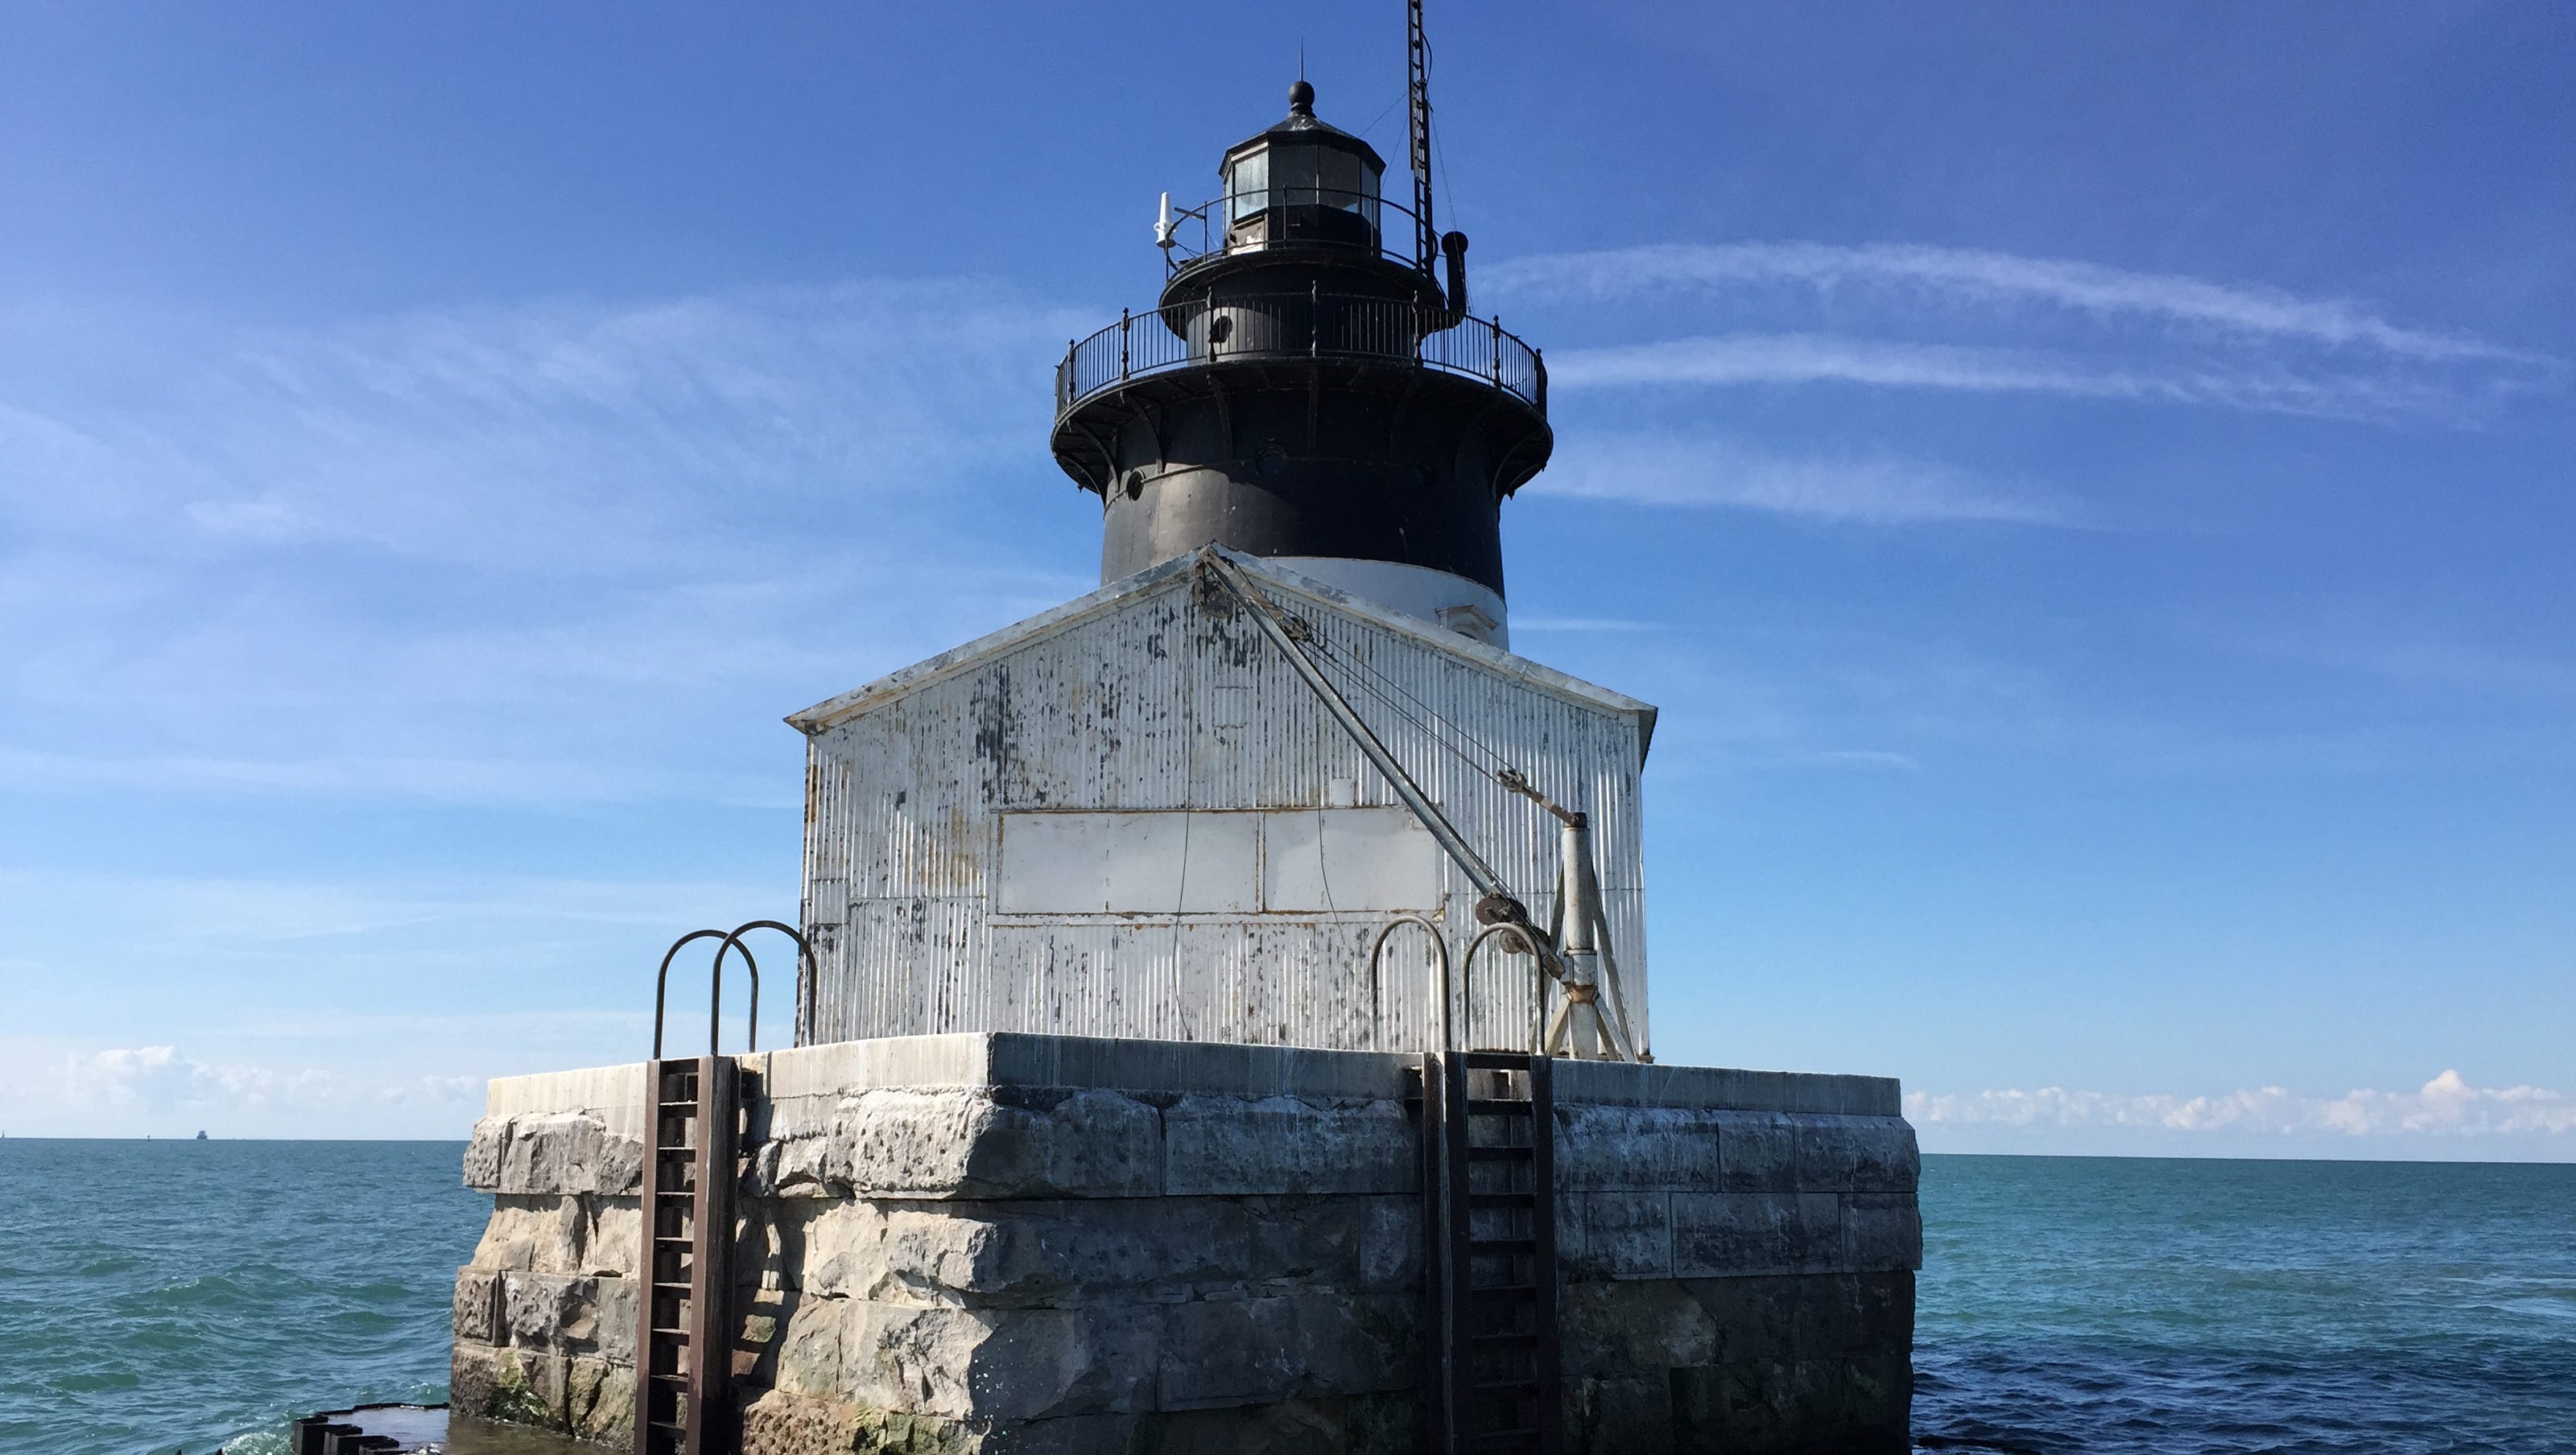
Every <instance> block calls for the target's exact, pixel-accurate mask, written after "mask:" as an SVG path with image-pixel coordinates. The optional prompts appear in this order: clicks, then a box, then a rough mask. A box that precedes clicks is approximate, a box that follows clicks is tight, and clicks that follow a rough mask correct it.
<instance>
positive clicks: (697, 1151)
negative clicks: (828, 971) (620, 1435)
mask: <svg viewBox="0 0 2576 1455" xmlns="http://www.w3.org/2000/svg"><path fill="white" fill-rule="evenodd" d="M756 929H772V930H778V931H780V932H782V933H784V934H785V935H786V936H787V937H788V938H789V939H791V940H793V941H795V942H796V951H797V955H798V957H799V958H798V962H797V965H798V969H799V970H800V971H801V972H803V973H802V977H801V981H800V987H799V994H798V996H797V1031H798V1039H799V1040H802V1039H803V1035H804V1032H805V1030H806V1028H807V1026H808V1024H809V1019H810V1016H809V1008H810V996H811V994H812V987H813V961H814V957H813V952H812V950H811V949H809V948H808V947H807V946H806V943H805V937H804V936H803V935H800V934H798V933H797V932H796V931H795V930H794V929H793V928H790V927H789V926H787V925H783V924H780V923H778V922H777V921H775V920H754V921H752V922H751V923H749V924H746V925H744V926H742V927H741V928H739V929H736V930H734V931H733V932H732V933H730V934H728V933H726V932H725V931H723V930H693V931H691V932H690V933H688V934H685V935H682V936H681V937H680V938H679V939H677V940H675V941H673V942H672V944H671V948H670V950H669V952H668V953H666V954H664V955H663V956H662V969H661V973H660V974H659V975H658V976H657V977H656V978H655V981H654V985H653V1059H651V1060H649V1061H647V1062H645V1063H644V1114H645V1119H646V1131H647V1135H646V1138H645V1157H644V1230H643V1231H644V1243H643V1248H642V1262H643V1266H642V1268H640V1269H639V1270H638V1273H639V1275H640V1276H641V1277H642V1279H643V1287H642V1288H641V1289H640V1290H639V1293H640V1295H641V1296H640V1297H638V1298H637V1299H636V1301H635V1302H636V1333H635V1354H636V1379H635V1450H636V1455H721V1452H724V1451H729V1450H731V1449H733V1448H734V1446H735V1443H736V1442H735V1439H734V1431H733V1430H732V1429H731V1422H732V1419H733V1416H734V1410H733V1404H732V1400H731V1397H730V1391H729V1390H728V1389H727V1387H726V1386H727V1385H728V1383H729V1382H730V1380H731V1377H732V1374H733V1355H734V1350H733V1342H734V1341H733V1325H732V1322H731V1320H730V1318H729V1317H728V1316H729V1314H730V1312H731V1311H730V1309H729V1308H728V1307H727V1304H728V1302H729V1295H730V1294H731V1292H732V1289H733V1238H734V1210H733V1189H734V1183H735V1182H736V1180H738V1178H739V1177H740V1175H741V1171H742V1168H741V1150H740V1143H741V1109H742V1082H743V1079H744V1077H745V1075H746V1074H748V1073H745V1072H744V1071H743V1070H742V1067H741V1063H739V1062H737V1061H736V1060H735V1059H734V1058H733V1057H731V1056H727V1055H724V1054H722V1050H723V1048H722V1047H721V1046H720V1045H719V1044H718V1042H717V1024H718V1021H719V1019H720V1017H721V1016H722V1013H723V1010H724V966H725V960H726V958H727V957H728V956H730V955H732V954H733V953H735V952H736V951H740V952H741V955H742V959H743V964H744V966H745V967H746V968H748V969H749V971H750V972H751V1032H750V1035H749V1037H748V1042H749V1045H748V1049H749V1050H752V1051H757V1050H759V1049H760V965H759V962H758V961H755V960H754V959H752V957H751V948H750V947H749V946H748V945H745V944H744V943H743V942H742V940H743V937H744V936H745V935H747V934H749V933H751V932H752V931H753V930H756ZM695 940H721V941H723V943H722V944H720V945H719V946H717V948H716V958H715V967H714V970H713V971H712V973H711V981H712V983H711V985H710V987H709V990H708V1000H707V1054H705V1055H703V1056H690V1057H675V1058H672V1059H669V1060H665V1059H663V1056H662V1024H663V1014H662V1013H663V1008H664V1004H665V1000H666V997H667V995H668V992H669V990H670V985H671V961H672V960H673V959H675V958H677V957H678V955H679V953H680V950H681V949H682V947H684V946H686V945H688V944H689V943H690V942H692V941H695Z"/></svg>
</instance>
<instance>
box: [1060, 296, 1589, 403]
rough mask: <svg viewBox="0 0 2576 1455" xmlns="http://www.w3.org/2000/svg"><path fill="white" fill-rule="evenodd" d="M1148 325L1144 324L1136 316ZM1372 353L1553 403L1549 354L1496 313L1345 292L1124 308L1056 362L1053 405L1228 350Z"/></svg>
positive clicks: (1239, 356)
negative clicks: (1457, 314)
mask: <svg viewBox="0 0 2576 1455" xmlns="http://www.w3.org/2000/svg"><path fill="white" fill-rule="evenodd" d="M1140 324H1142V325H1145V326H1144V327H1139V326H1138V325H1140ZM1282 358H1334V359H1368V360H1376V361H1379V362H1383V363H1392V364H1402V365H1407V366H1412V367H1418V368H1426V369H1437V370H1439V371H1441V372H1442V373H1445V374H1453V375H1456V376H1458V377H1461V378H1467V379H1474V380H1477V381H1478V382H1480V383H1483V384H1485V385H1487V386H1489V387H1491V388H1494V389H1499V390H1501V391H1502V392H1504V393H1506V394H1509V395H1512V396H1513V397H1514V398H1517V399H1519V400H1521V401H1522V402H1523V403H1525V404H1528V405H1529V406H1531V407H1532V408H1534V409H1536V410H1538V411H1539V413H1541V414H1545V413H1546V412H1547V359H1546V356H1545V355H1543V354H1541V353H1540V352H1539V351H1538V350H1537V349H1534V348H1532V347H1530V346H1529V345H1528V344H1526V343H1524V342H1522V341H1521V339H1520V338H1519V337H1518V336H1516V335H1514V334H1511V333H1509V332H1506V331H1505V330H1504V328H1503V325H1502V320H1500V319H1497V318H1476V317H1473V316H1470V317H1467V318H1464V319H1460V318H1454V317H1452V316H1451V315H1450V314H1449V313H1448V311H1447V310H1446V309H1443V308H1441V307H1440V306H1438V305H1437V304H1425V303H1415V302H1413V301H1411V300H1409V299H1401V298H1364V297H1357V296H1353V295H1349V294H1340V293H1318V292H1314V291H1311V290H1310V291H1308V292H1304V293H1263V294H1249V295H1241V296H1229V297H1217V298H1194V299H1185V300H1182V301H1180V302H1176V303H1171V304H1168V305H1166V306H1164V307H1163V308H1161V309H1159V310H1155V311H1152V312H1147V313H1141V314H1140V313H1137V312H1135V311H1133V310H1128V311H1126V312H1123V313H1121V314H1120V315H1119V316H1118V321H1117V322H1116V323H1113V324H1111V325H1109V326H1108V327H1106V328H1103V329H1101V330H1099V331H1098V332H1096V333H1094V334H1092V335H1091V336H1090V337H1089V338H1085V339H1076V340H1074V341H1073V342H1072V343H1070V344H1068V345H1067V346H1066V348H1065V355H1064V360H1063V362H1061V363H1059V364H1057V365H1056V371H1055V401H1056V415H1057V417H1058V418H1062V417H1063V416H1064V415H1066V414H1069V413H1071V412H1072V411H1073V410H1075V409H1077V408H1079V407H1080V406H1081V405H1083V404H1084V403H1085V402H1087V401H1089V400H1091V399H1093V398H1095V397H1097V396H1099V395H1101V394H1105V393H1107V392H1109V391H1110V390H1113V389H1119V388H1123V387H1125V386H1126V385H1128V384H1131V383H1134V382H1135V381H1136V380H1138V379H1144V378H1151V377H1153V376H1154V375H1157V374H1167V373H1170V372H1172V371H1174V370H1178V369H1189V368H1196V367H1199V366H1201V365H1205V364H1217V363H1224V362H1227V361H1230V360H1259V359H1282Z"/></svg>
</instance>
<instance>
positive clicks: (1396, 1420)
mask: <svg viewBox="0 0 2576 1455" xmlns="http://www.w3.org/2000/svg"><path fill="white" fill-rule="evenodd" d="M742 1063H743V1069H744V1072H745V1076H744V1083H743V1085H744V1102H745V1106H746V1121H747V1125H748V1136H747V1138H746V1140H745V1143H744V1148H743V1150H744V1152H745V1154H746V1155H745V1164H746V1170H745V1172H744V1176H743V1181H742V1184H741V1187H740V1189H739V1194H740V1196H739V1208H738V1211H739V1212H740V1214H741V1232H740V1241H739V1245H738V1248H737V1253H736V1257H735V1265H734V1266H735V1274H736V1278H737V1288H736V1291H735V1299H734V1309H733V1313H734V1317H735V1321H736V1324H737V1326H738V1330H739V1334H740V1340H739V1343H738V1345H737V1352H736V1356H735V1370H736V1376H735V1377H736V1386H737V1389H738V1391H739V1393H740V1395H741V1397H742V1398H743V1400H744V1403H745V1413H744V1426H743V1449H744V1451H745V1452H746V1455H811V1452H823V1451H833V1452H860V1451H901V1452H920V1451H941V1452H948V1451H957V1452H968V1451H973V1452H989V1455H1004V1452H1033V1455H1034V1452H1043V1455H1110V1452H1118V1455H1128V1452H1144V1451H1154V1452H1157V1455H1186V1452H1197V1451H1206V1452H1211V1455H1213V1452H1219V1451H1223V1452H1282V1455H1285V1452H1306V1451H1313V1452H1316V1455H1323V1452H1346V1451H1360V1452H1381V1451H1382V1452H1390V1455H1391V1452H1401V1451H1408V1450H1410V1449H1411V1448H1412V1443H1413V1439H1414V1386H1415V1382H1416V1379H1417V1377H1418V1374H1419V1357H1420V1356H1419V1346H1418V1343H1417V1341H1418V1340H1419V1338H1420V1337H1421V1336H1422V1331H1421V1317H1422V1310H1421V1302H1422V1286H1423V1268H1424V1254H1425V1249H1424V1240H1423V1232H1422V1225H1421V1204H1420V1189H1419V1186H1418V1178H1419V1176H1420V1167H1421V1154H1420V1145H1419V1142H1418V1133H1417V1131H1416V1129H1415V1126H1414V1123H1413V1119H1412V1116H1411V1113H1410V1111H1409V1109H1408V1107H1407V1105H1406V1100H1405V1098H1406V1096H1407V1093H1408V1083H1407V1077H1406V1072H1407V1069H1408V1068H1409V1066H1410V1065H1411V1063H1412V1058H1410V1057H1407V1056H1400V1055H1383V1054H1377V1053H1370V1052H1321V1051H1300V1050H1289V1049H1280V1048H1271V1047H1247V1046H1217V1045H1198V1044H1186V1043H1175V1042H1152V1041H1110V1040H1086V1039H1079V1038H1071V1037H1047V1036H1028V1035H953V1036H921V1037H904V1038H899V1039H892V1040H882V1041H854V1042H844V1043H839V1044H835V1045H825V1046H815V1047H808V1048H803V1049H799V1050H794V1051H781V1052H773V1053H767V1054H761V1055H752V1056H746V1057H743V1058H742ZM642 1094H643V1070H642V1068H641V1067H640V1066H626V1067H611V1068H605V1069H602V1070H596V1071H582V1072H571V1073H563V1074H560V1075H547V1076H529V1077H518V1078H512V1079H510V1080H505V1081H497V1082H494V1083H493V1084H492V1090H491V1097H490V1104H489V1114H488V1115H487V1116H486V1117H485V1118H484V1119H483V1120H482V1121H481V1122H480V1123H478V1124H477V1126H476V1128H475V1131H474V1139H473V1142H472V1144H471V1146H470V1147H469V1149H468V1151H467V1153H466V1159H465V1172H466V1180H467V1182H468V1183H469V1184H471V1185H473V1186H475V1187H476V1188H478V1189H481V1190H482V1191H484V1192H486V1193H489V1194H490V1195H491V1196H492V1198H493V1204H494V1206H493V1216H492V1221H491V1223H490V1225H489V1226H488V1228H487V1229H486V1231H485V1234H484V1237H483V1240H482V1243H481V1245H480V1246H479V1247H478V1248H477V1249H476V1250H475V1254H474V1260H473V1262H472V1264H470V1265H469V1266H468V1267H466V1268H465V1269H463V1270H462V1271H461V1272H460V1273H459V1275H458V1278H457V1285H456V1303H455V1336H456V1342H455V1355H454V1389H455V1399H456V1403H457V1405H458V1407H459V1408H462V1409H469V1410H474V1411H477V1412H486V1413H490V1414H493V1415H496V1416H498V1417H501V1418H505V1419H516V1420H523V1421H528V1422H532V1423H540V1424H545V1425H549V1426H552V1427H554V1428H557V1429H562V1430H568V1431H571V1432H573V1433H576V1434H579V1435H582V1436H585V1437H587V1438H591V1439H596V1440H601V1441H604V1442H608V1443H611V1444H614V1445H619V1446H623V1445H626V1444H628V1443H629V1441H630V1433H631V1432H630V1431H629V1430H628V1429H627V1428H626V1422H627V1421H628V1419H629V1418H630V1417H631V1411H632V1406H633V1387H634V1384H633V1381H634V1378H635V1375H634V1366H635V1350H634V1327H635V1309H634V1302H633V1299H634V1271H635V1267H636V1257H637V1247H638V1236H639V1229H640V1214H639V1213H638V1211H637V1190H638V1184H639V1167H640V1132H641V1129H642V1106H641V1101H642ZM1556 1101H1557V1106H1556V1128H1555V1137H1556V1147H1557V1154H1556V1168H1557V1184H1558V1239H1559V1258H1560V1271H1561V1274H1562V1277H1563V1279H1564V1288H1563V1290H1562V1298H1561V1326H1562V1329H1563V1359H1564V1377H1565V1381H1566V1398H1565V1408H1566V1421H1567V1432H1566V1433H1567V1445H1566V1448H1567V1449H1568V1450H1569V1451H1574V1452H1614V1451H1615V1452H1617V1455H1644V1452H1650V1451H1664V1450H1676V1451H1717V1450H1725V1451H1729V1452H1758V1451H1770V1450H1801V1451H1804V1450H1818V1449H1846V1450H1855V1451H1859V1450H1870V1451H1877V1450H1884V1451H1891V1452H1894V1451H1902V1450H1903V1449H1905V1448H1906V1407H1907V1403H1908V1401H1909V1399H1910V1395H1911V1384H1912V1374H1911V1353H1910V1351H1911V1342H1912V1332H1913V1292H1914V1269H1915V1268H1916V1267H1917V1266H1918V1265H1919V1264H1920V1262H1921V1247H1922V1237H1921V1225H1920V1222H1919V1220H1918V1218H1917V1216H1916V1211H1915V1172H1916V1154H1915V1146H1914V1137H1913V1132H1912V1130H1911V1129H1910V1128H1909V1127H1907V1126H1906V1124H1905V1123H1904V1121H1903V1120H1902V1119H1901V1117H1900V1116H1899V1115H1898V1108H1897V1093H1896V1086H1895V1083H1894V1082H1892V1081H1886V1080H1881V1079H1877V1078H1866V1077H1832V1076H1793V1075H1787V1074H1783V1073H1758V1072H1738V1071H1722V1070H1709V1069H1702V1068H1679V1067H1659V1066H1627V1065H1617V1064H1611V1063H1599V1062H1591V1063H1560V1064H1559V1068H1558V1071H1557V1090H1556Z"/></svg>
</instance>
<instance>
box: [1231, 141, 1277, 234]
mask: <svg viewBox="0 0 2576 1455" xmlns="http://www.w3.org/2000/svg"><path fill="white" fill-rule="evenodd" d="M1225 195H1226V216H1227V218H1228V219H1230V220H1233V221H1238V222H1239V221H1241V220H1242V219H1244V218H1247V217H1250V216H1252V215H1253V214H1255V213H1257V212H1260V211H1261V210H1262V209H1264V208H1266V207H1268V206H1269V205H1270V153H1269V152H1268V151H1266V150H1265V151H1251V152H1246V153H1244V154H1243V155H1242V156H1240V157H1237V158H1235V160H1234V165H1233V166H1232V167H1231V168H1228V169H1227V171H1226V174H1225Z"/></svg>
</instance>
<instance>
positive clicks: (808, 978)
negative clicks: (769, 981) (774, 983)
mask: <svg viewBox="0 0 2576 1455" xmlns="http://www.w3.org/2000/svg"><path fill="white" fill-rule="evenodd" d="M753 930H776V931H778V932H779V933H780V934H782V935H785V936H786V937H787V938H788V939H790V940H792V941H794V942H795V945H796V990H797V994H796V1043H797V1044H798V1045H800V1046H801V1045H803V1044H805V1042H806V1040H807V1039H808V1038H809V1037H810V1036H811V1035H812V1034H813V1030H814V1021H813V1010H814V1006H813V997H814V981H815V970H814V947H813V946H811V945H808V944H807V943H805V937H804V936H803V935H802V934H799V933H798V932H797V931H796V929H795V927H794V926H792V925H784V924H780V923H779V922H778V921H776V920H774V919H756V920H750V921H747V922H745V923H744V924H742V925H740V926H738V927H736V928H735V930H734V932H733V933H732V934H729V935H727V936H725V937H724V943H723V944H721V945H719V946H717V947H716V975H717V978H718V979H719V980H721V979H722V978H723V975H724V961H725V956H726V955H728V954H730V953H732V952H733V951H734V950H735V949H737V948H739V949H740V950H741V951H742V961H743V963H744V964H746V965H750V964H751V963H752V960H751V947H750V946H749V945H746V944H743V943H742V937H743V936H745V935H747V934H750V933H751V932H752V931H753ZM751 1020H752V1026H751V1049H752V1050H755V1051H757V1050H759V1049H760V970H759V967H757V966H754V967H753V969H752V972H751Z"/></svg>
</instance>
